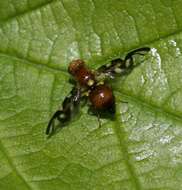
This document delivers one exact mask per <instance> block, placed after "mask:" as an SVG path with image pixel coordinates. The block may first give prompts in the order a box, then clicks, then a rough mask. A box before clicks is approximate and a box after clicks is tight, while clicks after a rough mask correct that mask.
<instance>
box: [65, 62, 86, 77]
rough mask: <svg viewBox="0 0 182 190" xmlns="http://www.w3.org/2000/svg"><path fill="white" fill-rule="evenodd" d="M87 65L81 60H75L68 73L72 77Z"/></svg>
mask: <svg viewBox="0 0 182 190" xmlns="http://www.w3.org/2000/svg"><path fill="white" fill-rule="evenodd" d="M84 65H85V63H84V61H83V60H81V59H77V60H73V61H72V62H71V63H70V65H69V67H68V72H69V73H70V74H72V75H75V73H76V72H77V71H78V70H79V69H80V68H81V67H84Z"/></svg>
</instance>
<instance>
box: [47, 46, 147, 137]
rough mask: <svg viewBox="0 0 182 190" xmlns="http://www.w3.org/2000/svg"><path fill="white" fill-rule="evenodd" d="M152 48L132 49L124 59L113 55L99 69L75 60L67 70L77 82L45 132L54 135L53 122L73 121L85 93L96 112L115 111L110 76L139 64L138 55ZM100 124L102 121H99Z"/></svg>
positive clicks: (98, 114) (128, 70) (110, 112)
mask: <svg viewBox="0 0 182 190" xmlns="http://www.w3.org/2000/svg"><path fill="white" fill-rule="evenodd" d="M149 51H150V48H149V47H143V48H139V49H135V50H133V51H131V52H129V53H128V54H127V55H126V56H125V58H124V59H120V58H118V59H114V60H112V61H111V63H110V64H107V65H103V66H101V67H99V68H98V69H97V70H96V71H92V70H90V69H88V68H87V67H86V65H85V63H84V61H83V60H80V59H78V60H74V61H72V62H71V63H70V65H69V67H68V72H69V73H70V74H71V75H72V77H73V79H74V82H75V84H74V86H73V88H72V90H71V92H70V94H69V95H68V96H67V97H66V98H65V99H64V101H63V103H62V108H61V109H59V110H57V111H56V112H55V113H54V114H53V116H52V118H51V119H50V121H49V123H48V126H47V129H46V134H47V135H51V134H53V133H54V131H55V127H54V122H55V120H58V121H59V122H60V123H61V124H65V123H66V122H68V121H70V120H71V118H72V115H73V113H74V112H75V111H76V110H77V109H78V107H79V104H80V101H81V99H82V98H83V97H86V98H87V99H89V101H90V104H91V107H90V108H91V109H92V111H93V113H95V114H97V117H98V118H99V116H100V114H101V113H102V112H108V113H109V114H111V115H113V114H115V98H114V95H113V92H112V89H111V87H110V86H109V85H108V83H107V82H108V79H114V78H115V76H116V75H120V76H122V75H124V74H128V73H130V72H131V70H132V69H133V68H134V67H135V66H136V64H134V56H135V55H137V54H138V55H142V56H143V55H145V54H146V53H147V52H149ZM99 125H100V122H99Z"/></svg>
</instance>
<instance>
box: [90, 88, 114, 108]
mask: <svg viewBox="0 0 182 190" xmlns="http://www.w3.org/2000/svg"><path fill="white" fill-rule="evenodd" d="M89 99H90V102H91V103H92V105H93V107H94V108H95V109H96V110H105V109H112V111H113V112H114V104H115V101H114V96H113V93H112V89H111V88H110V87H108V86H106V85H98V86H95V88H94V89H93V90H92V91H91V92H90V93H89ZM110 111H111V110H110Z"/></svg>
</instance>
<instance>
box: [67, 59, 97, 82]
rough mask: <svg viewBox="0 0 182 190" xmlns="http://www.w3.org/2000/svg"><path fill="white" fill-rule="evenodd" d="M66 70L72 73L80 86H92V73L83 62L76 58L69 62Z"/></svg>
mask: <svg viewBox="0 0 182 190" xmlns="http://www.w3.org/2000/svg"><path fill="white" fill-rule="evenodd" d="M68 71H69V73H70V74H72V75H73V76H74V77H75V78H76V81H78V82H79V84H80V85H81V86H92V85H93V84H94V83H95V77H94V74H93V73H92V72H91V71H90V70H89V69H88V68H87V67H86V66H85V63H84V62H83V61H82V60H80V59H78V60H74V61H72V62H71V63H70V65H69V67H68Z"/></svg>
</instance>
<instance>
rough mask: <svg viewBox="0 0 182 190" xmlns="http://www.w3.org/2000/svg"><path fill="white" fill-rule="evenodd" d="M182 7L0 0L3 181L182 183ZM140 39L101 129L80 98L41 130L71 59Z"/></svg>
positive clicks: (59, 186)
mask: <svg viewBox="0 0 182 190" xmlns="http://www.w3.org/2000/svg"><path fill="white" fill-rule="evenodd" d="M181 10H182V2H181V1H180V0H173V1H171V0H161V1H157V0H153V1H149V0H138V1H134V0H123V1H118V0H107V1H103V0H102V1H101V0H97V1H92V0H84V1H83V0H52V1H51V0H31V1H25V0H22V1H17V0H11V1H1V2H0V163H1V164H0V189H1V190H30V189H31V190H34V189H36V190H77V189H78V190H93V189H94V190H103V189H104V190H152V189H155V190H179V189H182V181H181V179H182V172H181V171H182V117H181V116H182V88H181V84H182V55H181V50H182V19H181V17H182V11H181ZM143 46H149V47H151V48H152V50H151V53H149V55H147V56H145V58H144V60H143V61H141V63H139V66H138V67H137V68H135V69H134V70H133V71H132V72H131V73H130V74H129V75H127V76H125V77H121V78H118V79H117V80H116V81H114V82H113V84H112V85H113V89H114V94H115V96H116V105H117V106H116V107H117V114H116V116H115V118H114V120H113V121H111V120H110V119H109V118H106V119H102V120H101V122H102V126H101V127H100V128H99V126H98V121H97V118H96V117H95V116H91V115H89V114H88V113H87V110H88V106H87V105H86V106H83V107H82V108H81V110H80V114H79V115H78V116H77V117H76V118H75V119H74V120H72V121H71V122H70V123H69V125H68V126H67V127H65V128H63V129H62V130H60V131H59V133H57V134H55V135H54V136H52V138H50V139H47V138H46V135H45V129H46V126H47V123H48V121H49V119H50V117H51V115H52V114H53V113H54V112H55V111H56V109H57V108H58V107H59V106H60V105H61V102H62V101H63V99H64V98H65V96H66V95H67V94H68V93H69V91H70V89H71V84H70V83H69V82H68V81H69V75H68V73H67V66H68V64H69V62H70V61H71V60H73V59H76V58H81V59H83V60H85V61H86V62H87V64H88V65H89V67H90V68H97V67H98V66H100V65H103V64H106V63H109V61H110V60H112V59H114V58H117V57H121V58H123V57H124V56H125V55H126V53H127V52H128V51H131V50H132V49H134V48H138V47H143ZM138 61H139V60H138ZM139 62H140V61H139ZM126 102H127V103H126Z"/></svg>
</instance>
